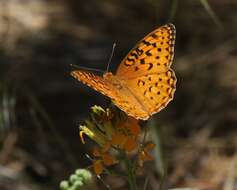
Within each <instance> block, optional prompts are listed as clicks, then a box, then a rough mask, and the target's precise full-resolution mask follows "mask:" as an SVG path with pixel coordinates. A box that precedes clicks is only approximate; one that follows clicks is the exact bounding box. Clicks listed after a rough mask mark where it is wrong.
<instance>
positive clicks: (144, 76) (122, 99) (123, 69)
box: [71, 24, 177, 120]
mask: <svg viewBox="0 0 237 190" xmlns="http://www.w3.org/2000/svg"><path fill="white" fill-rule="evenodd" d="M175 33H176V30H175V26H174V25H173V24H166V25H163V26H161V27H159V28H157V29H156V30H154V31H152V32H151V33H149V34H148V35H147V36H145V37H144V38H143V39H142V40H141V41H140V42H138V43H137V44H136V46H135V47H134V48H133V49H132V50H131V51H130V52H129V53H128V55H127V56H126V57H125V58H124V59H123V60H122V62H121V63H120V65H119V67H118V69H117V72H116V74H115V75H114V74H112V73H111V72H106V73H104V75H103V77H100V76H98V75H95V74H93V73H91V72H88V71H85V70H74V71H72V72H71V75H72V76H73V77H74V78H76V79H77V80H79V81H81V82H82V83H84V84H86V85H87V86H89V87H91V88H93V89H94V90H96V91H98V92H100V93H102V94H104V95H105V96H108V97H109V98H111V100H112V102H113V103H114V104H115V105H116V106H117V107H119V108H120V109H121V110H123V111H124V112H125V113H127V115H129V116H132V117H134V118H136V119H142V120H147V119H148V118H149V117H150V116H151V115H153V114H155V113H157V112H159V111H160V110H162V109H163V108H165V107H166V106H167V104H168V103H169V102H170V101H171V100H172V99H173V96H174V92H175V90H176V81H177V80H176V77H175V73H174V71H173V70H172V69H171V68H170V66H171V64H172V62H173V57H174V45H175Z"/></svg>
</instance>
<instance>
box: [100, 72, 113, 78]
mask: <svg viewBox="0 0 237 190" xmlns="http://www.w3.org/2000/svg"><path fill="white" fill-rule="evenodd" d="M103 77H104V78H107V79H110V78H113V77H114V75H113V73H111V72H105V73H104V74H103Z"/></svg>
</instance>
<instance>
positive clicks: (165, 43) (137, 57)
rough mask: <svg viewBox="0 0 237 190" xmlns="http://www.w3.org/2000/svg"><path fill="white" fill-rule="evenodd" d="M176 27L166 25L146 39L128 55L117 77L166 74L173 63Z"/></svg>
mask: <svg viewBox="0 0 237 190" xmlns="http://www.w3.org/2000/svg"><path fill="white" fill-rule="evenodd" d="M174 44H175V27H174V25H173V24H167V25H164V26H162V27H160V28H158V29H156V30H154V31H153V32H151V33H150V34H148V35H147V36H146V37H144V38H143V39H142V40H141V41H140V42H138V43H137V45H136V46H135V47H134V48H133V49H132V50H131V51H130V52H129V53H128V55H127V56H126V57H125V58H124V60H123V61H122V62H121V64H120V65H119V67H118V70H117V73H116V75H117V76H120V77H121V78H134V77H136V76H141V75H146V74H149V73H162V72H166V71H167V70H168V68H169V67H170V65H171V64H172V61H173V56H174Z"/></svg>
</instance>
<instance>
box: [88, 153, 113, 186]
mask: <svg viewBox="0 0 237 190" xmlns="http://www.w3.org/2000/svg"><path fill="white" fill-rule="evenodd" d="M85 156H86V157H87V158H88V159H89V160H90V161H91V162H92V161H93V159H92V158H91V157H90V156H89V155H88V154H85ZM96 177H97V178H98V179H99V180H100V181H101V182H102V183H103V185H104V186H105V187H106V188H107V189H108V190H111V188H110V186H109V185H108V184H106V183H105V181H104V180H103V179H102V178H101V176H100V175H96Z"/></svg>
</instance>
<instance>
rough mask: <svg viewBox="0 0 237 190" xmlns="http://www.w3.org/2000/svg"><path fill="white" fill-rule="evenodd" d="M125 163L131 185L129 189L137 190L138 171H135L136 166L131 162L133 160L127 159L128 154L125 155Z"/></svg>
mask: <svg viewBox="0 0 237 190" xmlns="http://www.w3.org/2000/svg"><path fill="white" fill-rule="evenodd" d="M124 156H125V157H124V158H125V159H124V161H125V166H126V169H127V177H128V178H127V179H128V183H129V189H130V190H137V181H136V172H135V171H136V170H135V169H134V166H133V164H132V162H131V160H130V159H129V158H128V157H127V155H126V154H124Z"/></svg>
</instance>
